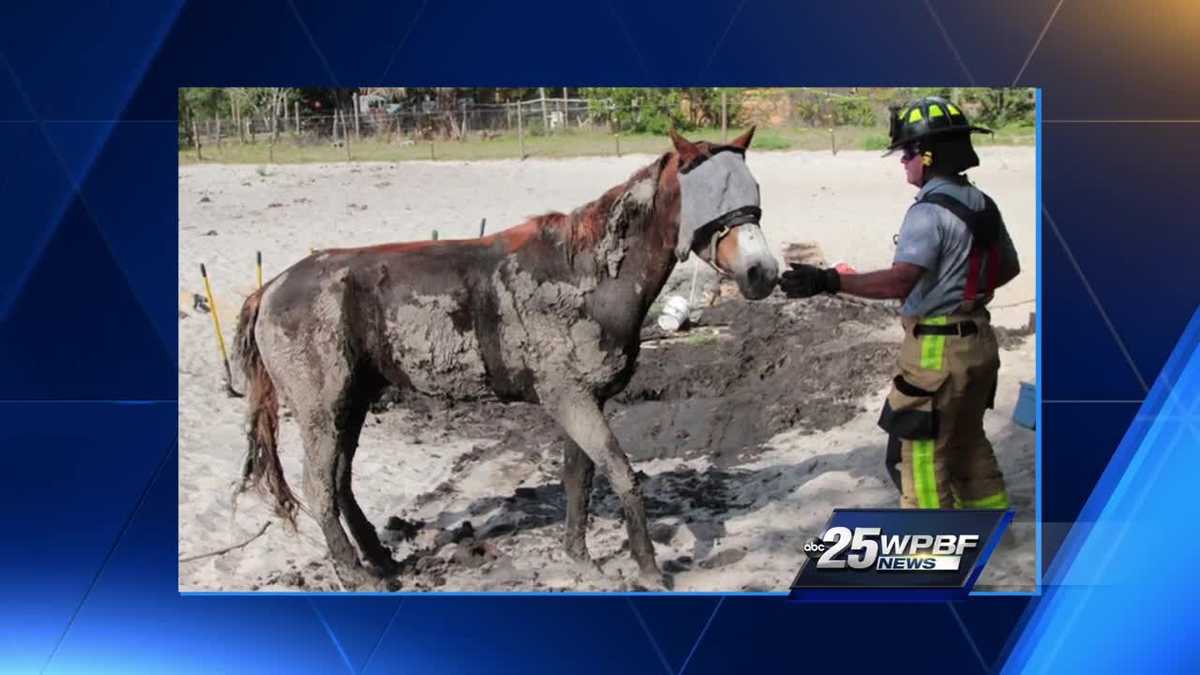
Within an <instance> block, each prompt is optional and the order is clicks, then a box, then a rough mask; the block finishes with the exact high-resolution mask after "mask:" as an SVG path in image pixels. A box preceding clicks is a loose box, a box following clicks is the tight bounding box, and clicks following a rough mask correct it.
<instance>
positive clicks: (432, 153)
mask: <svg viewBox="0 0 1200 675" xmlns="http://www.w3.org/2000/svg"><path fill="white" fill-rule="evenodd" d="M433 142H434V141H433V134H430V135H429V159H437V152H435V151H434V149H433Z"/></svg>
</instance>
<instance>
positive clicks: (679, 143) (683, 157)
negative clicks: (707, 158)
mask: <svg viewBox="0 0 1200 675" xmlns="http://www.w3.org/2000/svg"><path fill="white" fill-rule="evenodd" d="M667 135H668V136H670V137H671V144H672V145H674V146H675V152H677V153H679V160H680V164H684V163H686V162H687V161H688V160H691V159H693V158H694V157H696V155H699V154H700V148H698V147H696V144H695V143H693V142H691V141H689V140H688V139H686V138H684V137H683V136H680V135H679V133H678V132H676V131H675V129H674V128H672V129H671V130H670V131H668V132H667Z"/></svg>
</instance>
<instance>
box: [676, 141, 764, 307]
mask: <svg viewBox="0 0 1200 675" xmlns="http://www.w3.org/2000/svg"><path fill="white" fill-rule="evenodd" d="M753 136H754V128H753V127H751V129H750V131H747V132H746V133H744V134H742V135H741V136H739V137H738V138H736V139H734V141H733V142H732V143H730V144H729V145H715V144H712V143H708V142H706V141H700V142H697V143H692V142H691V141H689V140H687V139H686V138H684V137H683V136H680V135H679V134H677V133H675V131H674V130H672V131H671V142H672V143H674V144H675V152H676V153H677V154H678V157H679V190H680V197H681V202H680V207H679V239H678V241H677V243H676V246H675V255H676V257H677V258H678V259H679V260H687V257H688V254H690V253H693V252H694V253H696V255H698V256H700V258H701V259H702V260H704V261H705V262H707V263H708V264H710V265H712V266H713V267H715V268H716V269H717V271H718V272H720V273H722V274H724V275H727V276H731V277H733V278H734V279H735V280H737V285H738V289H739V290H740V291H741V292H742V295H743V296H745V297H746V298H748V299H750V300H759V299H761V298H765V297H767V296H768V295H770V294H771V291H772V290H773V289H774V288H775V282H776V279H777V277H778V276H779V264H778V262H776V260H775V256H773V255H772V254H771V250H770V247H768V246H767V239H766V237H764V236H763V233H762V228H761V227H760V226H759V217H760V216H761V213H762V212H761V210H760V209H759V196H758V181H756V180H754V176H753V175H751V173H750V169H749V168H748V167H747V166H746V148H748V147H749V146H750V139H751V138H752V137H753Z"/></svg>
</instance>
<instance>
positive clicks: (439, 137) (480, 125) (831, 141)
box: [179, 89, 888, 162]
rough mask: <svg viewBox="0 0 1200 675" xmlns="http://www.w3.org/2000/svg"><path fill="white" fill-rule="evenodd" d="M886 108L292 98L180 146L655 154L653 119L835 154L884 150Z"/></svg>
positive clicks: (768, 99) (792, 96)
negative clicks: (340, 102) (308, 102)
mask: <svg viewBox="0 0 1200 675" xmlns="http://www.w3.org/2000/svg"><path fill="white" fill-rule="evenodd" d="M443 105H444V104H443ZM887 105H888V103H887V101H883V100H877V99H875V98H871V97H867V96H862V95H856V94H854V93H853V90H851V93H848V94H846V93H838V92H829V91H821V90H808V89H800V90H786V91H782V90H781V91H779V92H776V91H769V92H767V93H766V94H765V95H762V96H758V97H754V96H747V97H745V98H744V99H742V100H741V101H739V103H738V105H737V109H736V110H735V109H734V106H730V109H729V110H728V111H726V109H725V106H724V101H723V99H722V103H721V104H720V105H718V106H713V105H711V103H710V104H709V105H708V106H707V107H706V106H705V105H704V104H697V103H696V102H694V101H688V100H681V101H679V102H676V103H675V104H673V105H666V104H648V103H646V102H643V103H642V104H640V105H639V104H638V102H636V101H634V102H633V103H629V102H623V103H615V102H614V101H612V100H605V99H600V100H597V99H583V98H567V97H562V98H551V97H541V98H537V99H533V100H527V101H520V102H511V103H501V104H483V103H475V102H473V101H470V100H462V101H460V102H458V103H456V104H453V105H449V106H446V107H439V102H437V101H428V100H427V101H424V102H420V103H416V104H409V105H401V104H397V103H389V102H387V101H385V100H383V99H364V98H360V97H359V96H358V95H355V96H354V98H353V99H352V102H350V101H348V102H347V103H346V104H345V105H344V106H342V107H337V108H327V109H324V110H321V109H315V110H314V109H311V108H310V109H302V108H301V105H300V103H298V102H296V101H292V102H291V103H284V104H282V105H276V106H275V107H274V108H273V109H272V112H273V113H274V114H271V112H265V111H264V110H262V109H255V112H254V113H253V114H249V113H245V112H243V113H241V114H240V115H238V116H233V115H229V114H226V115H218V116H209V117H201V116H193V115H191V114H189V115H188V116H187V117H188V119H185V120H181V122H180V125H179V147H180V150H181V151H182V152H185V153H187V156H188V157H189V159H190V158H191V157H194V158H195V159H196V160H201V161H203V160H218V161H226V160H227V161H268V162H275V161H285V162H286V161H322V160H334V159H340V158H344V159H346V160H355V159H363V160H386V159H391V158H395V159H414V158H426V159H472V158H500V157H521V158H524V157H529V156H533V155H540V156H569V155H572V154H577V155H588V154H591V155H595V154H615V155H617V156H620V155H621V154H622V152H623V151H625V152H630V151H638V150H641V151H646V149H647V148H646V147H643V146H645V145H646V144H645V143H642V144H640V145H636V146H635V144H634V143H633V142H632V141H633V140H634V139H631V138H629V137H628V135H630V134H632V133H633V132H635V131H636V130H645V129H647V122H649V121H654V123H655V125H656V126H655V127H654V128H655V130H656V131H661V132H663V133H658V134H657V135H658V136H660V137H662V136H665V130H666V128H665V127H664V126H663V125H664V123H673V122H674V121H676V120H685V121H686V125H685V127H684V128H695V127H707V128H709V129H712V128H719V129H720V130H721V136H720V139H721V140H728V136H727V131H728V130H729V128H730V127H733V126H736V125H739V124H742V125H748V124H749V123H758V124H759V125H760V131H761V130H762V129H763V128H768V129H774V130H776V132H780V130H782V129H787V130H791V131H794V132H797V133H795V134H792V136H793V137H792V138H789V139H782V140H779V141H777V147H775V148H768V149H780V148H786V147H788V143H790V142H791V141H793V140H795V137H796V136H797V135H798V134H800V133H802V132H804V130H807V132H819V133H821V134H823V135H824V138H825V140H822V141H819V142H820V143H821V144H823V145H824V147H827V148H829V149H830V150H831V151H832V152H833V153H834V154H836V153H837V151H838V149H839V148H847V147H849V148H860V149H876V148H875V147H874V146H873V145H872V144H873V143H874V145H878V141H879V139H876V138H874V137H873V136H878V135H880V134H881V133H883V132H882V131H881V130H880V129H881V128H880V120H885V119H886V115H887ZM264 107H266V108H270V106H264ZM664 121H665V122H664ZM622 136H626V137H625V138H622ZM759 136H760V137H761V136H762V134H761V133H760V134H759ZM814 136H815V134H813V133H807V135H806V136H804V143H805V147H809V148H810V149H811V148H812V147H813V146H815V145H816V144H817V141H814V140H812V139H813V137H814ZM568 139H570V140H568ZM552 141H553V142H552ZM658 142H659V143H661V142H662V139H661V138H660V139H659V140H658ZM759 145H760V146H762V143H761V142H760V143H759ZM867 146H870V147H867ZM206 153H207V154H206Z"/></svg>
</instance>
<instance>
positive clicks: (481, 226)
mask: <svg viewBox="0 0 1200 675" xmlns="http://www.w3.org/2000/svg"><path fill="white" fill-rule="evenodd" d="M485 231H487V218H484V219H483V220H481V221H479V237H480V238H481V239H482V238H483V233H484V232H485Z"/></svg>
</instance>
